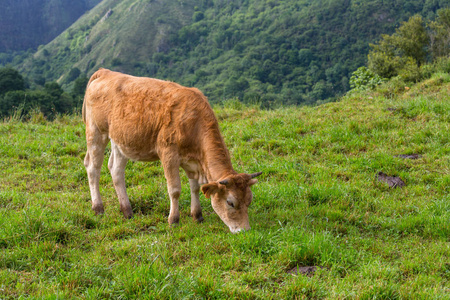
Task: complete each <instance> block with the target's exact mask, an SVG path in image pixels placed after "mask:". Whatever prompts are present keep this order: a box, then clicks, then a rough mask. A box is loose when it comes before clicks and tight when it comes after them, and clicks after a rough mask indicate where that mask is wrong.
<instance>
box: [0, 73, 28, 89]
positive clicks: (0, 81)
mask: <svg viewBox="0 0 450 300" xmlns="http://www.w3.org/2000/svg"><path fill="white" fill-rule="evenodd" d="M23 90H25V80H24V79H23V77H22V75H20V74H19V72H17V71H16V70H14V69H13V68H10V67H6V68H0V95H4V94H6V93H7V92H9V91H23Z"/></svg>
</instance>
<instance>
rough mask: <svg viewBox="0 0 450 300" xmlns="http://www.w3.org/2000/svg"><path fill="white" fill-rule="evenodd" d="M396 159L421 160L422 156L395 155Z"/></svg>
mask: <svg viewBox="0 0 450 300" xmlns="http://www.w3.org/2000/svg"><path fill="white" fill-rule="evenodd" d="M394 157H400V158H405V159H418V158H421V157H422V155H420V154H400V155H394Z"/></svg>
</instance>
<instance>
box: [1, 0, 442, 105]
mask: <svg viewBox="0 0 450 300" xmlns="http://www.w3.org/2000/svg"><path fill="white" fill-rule="evenodd" d="M446 6H448V0H402V1H400V0H390V1H387V0H284V1H275V0H227V1H225V0H201V1H194V0H183V1H181V0H164V1H163V0H121V1H119V0H103V1H102V2H101V3H100V4H99V5H97V6H96V7H95V8H93V9H92V10H91V11H89V12H88V13H87V14H85V15H84V16H83V17H82V18H80V19H79V20H78V21H77V22H76V23H75V24H73V25H72V26H71V27H70V28H69V29H68V30H66V31H65V32H64V33H63V34H61V35H60V36H59V37H58V38H56V39H55V40H54V41H52V42H51V43H50V44H48V45H46V46H45V47H42V48H41V49H40V50H39V51H38V52H37V53H35V54H34V55H32V56H29V57H27V56H26V55H23V56H22V57H21V58H20V57H19V58H17V57H16V60H15V64H14V66H15V67H17V68H18V69H19V70H20V71H21V72H22V74H24V75H26V76H27V77H28V79H29V80H31V81H34V82H37V83H42V82H45V81H51V80H58V82H59V83H61V84H64V85H70V84H71V82H72V81H73V80H75V79H76V78H77V77H78V76H79V75H81V76H84V75H87V76H89V75H91V74H92V73H93V72H94V71H95V70H97V69H98V68H99V67H106V68H111V69H113V70H117V71H122V72H126V73H130V74H134V75H145V76H151V77H157V78H161V79H169V80H174V81H177V82H180V83H181V84H184V85H188V86H196V87H198V88H200V89H202V90H203V91H204V92H205V94H206V95H207V96H208V97H209V98H210V101H211V102H219V101H221V100H223V99H227V98H232V97H238V98H240V99H241V100H243V101H246V102H252V101H258V102H262V103H264V104H265V105H267V106H270V105H273V104H302V103H314V102H316V101H317V100H324V99H332V98H333V97H335V96H337V95H340V94H342V93H343V92H345V91H347V90H348V89H349V84H348V79H349V77H350V74H351V73H352V72H353V71H354V70H356V69H357V68H358V67H360V66H362V65H364V64H365V62H366V59H367V53H368V52H369V43H371V42H375V41H376V40H377V39H379V37H380V35H381V34H383V33H387V34H390V33H392V32H394V30H395V28H396V27H398V25H399V24H400V23H401V22H402V21H406V20H407V19H408V18H409V17H411V16H412V15H414V14H416V13H419V14H421V15H422V16H424V18H425V19H433V18H434V16H435V13H436V11H437V10H438V9H440V8H443V7H446ZM0 63H1V61H0Z"/></svg>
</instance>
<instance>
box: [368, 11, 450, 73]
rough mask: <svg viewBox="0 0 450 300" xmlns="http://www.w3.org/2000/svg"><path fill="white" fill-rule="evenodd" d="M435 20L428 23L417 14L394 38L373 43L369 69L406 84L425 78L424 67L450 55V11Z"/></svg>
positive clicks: (439, 12)
mask: <svg viewBox="0 0 450 300" xmlns="http://www.w3.org/2000/svg"><path fill="white" fill-rule="evenodd" d="M437 15H438V16H437V18H436V20H433V21H431V22H429V23H428V24H425V22H424V20H423V19H422V17H421V16H419V15H415V16H413V17H411V18H410V19H409V20H408V21H407V22H403V23H402V25H401V26H400V27H399V28H397V30H396V32H395V33H394V34H392V35H387V34H383V35H382V39H381V40H380V41H379V42H378V43H376V44H371V45H370V46H371V48H372V50H371V51H370V52H369V55H368V66H369V68H370V70H372V71H374V72H375V73H377V74H378V75H379V76H381V77H383V78H392V77H394V76H400V77H402V78H403V79H404V80H406V81H412V82H414V81H419V80H420V79H422V78H423V75H424V74H423V73H424V72H423V70H421V68H420V67H421V66H422V65H423V64H424V63H425V62H433V61H437V60H439V59H440V58H441V57H444V58H445V57H448V56H449V55H450V8H446V9H441V10H439V11H438V12H437Z"/></svg>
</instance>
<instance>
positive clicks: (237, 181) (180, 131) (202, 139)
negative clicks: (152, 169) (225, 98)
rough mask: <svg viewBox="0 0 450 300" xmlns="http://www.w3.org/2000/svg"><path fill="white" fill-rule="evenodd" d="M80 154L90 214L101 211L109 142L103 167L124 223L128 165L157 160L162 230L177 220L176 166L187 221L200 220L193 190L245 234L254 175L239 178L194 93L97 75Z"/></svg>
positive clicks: (106, 72)
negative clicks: (186, 200)
mask: <svg viewBox="0 0 450 300" xmlns="http://www.w3.org/2000/svg"><path fill="white" fill-rule="evenodd" d="M83 120H84V122H85V124H86V141H87V153H86V157H85V159H84V165H85V167H86V170H87V173H88V178H89V188H90V191H91V197H92V209H93V210H94V211H95V212H96V213H97V214H101V213H103V212H104V209H103V203H102V200H101V197H100V191H99V177H100V169H101V166H102V162H103V155H104V151H105V147H106V145H107V144H108V142H109V140H111V157H110V158H109V162H108V168H109V170H110V172H111V176H112V179H113V182H114V187H115V189H116V192H117V196H118V198H119V202H120V208H121V210H122V212H123V214H124V216H125V217H126V218H130V217H131V216H132V215H133V212H132V209H131V205H130V201H129V199H128V196H127V193H126V187H125V166H126V164H127V161H128V159H132V160H136V161H155V160H158V159H159V160H161V162H162V165H163V167H164V175H165V177H166V180H167V189H168V192H169V197H170V214H169V224H176V223H178V222H179V219H180V212H179V208H178V199H179V197H180V193H181V183H180V174H179V168H180V166H181V167H182V168H183V169H184V170H185V172H186V174H187V176H188V177H189V184H190V188H191V215H192V217H193V218H194V220H196V221H199V222H201V221H202V220H203V217H202V210H201V207H200V202H199V190H200V185H201V184H203V186H202V187H201V189H202V192H203V193H204V194H205V196H206V197H207V198H211V204H212V207H213V208H214V210H215V211H216V213H217V214H218V215H219V217H220V218H221V219H222V221H223V222H224V223H225V224H226V225H227V226H228V227H229V228H230V230H231V231H232V232H238V231H240V230H243V229H245V230H247V229H250V225H249V221H248V213H247V209H248V206H249V205H250V203H251V201H252V197H253V196H252V192H251V190H250V186H252V185H253V184H255V183H256V182H257V180H256V179H254V177H256V176H258V175H260V174H261V173H255V174H244V173H242V174H238V173H237V172H236V171H235V170H234V169H233V167H232V165H231V160H230V155H229V153H228V150H227V148H226V146H225V143H224V140H223V138H222V136H221V134H220V131H219V125H218V123H217V120H216V118H215V116H214V112H213V110H212V109H211V107H210V105H209V103H208V100H207V99H206V97H205V96H204V95H203V94H202V93H201V92H200V91H199V90H197V89H195V88H186V87H183V86H181V85H179V84H176V83H173V82H168V81H162V80H157V79H152V78H144V77H133V76H129V75H124V74H121V73H117V72H112V71H110V70H106V69H100V70H98V71H97V72H96V73H94V74H93V75H92V77H91V79H90V80H89V83H88V86H87V89H86V95H85V98H84V103H83Z"/></svg>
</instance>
